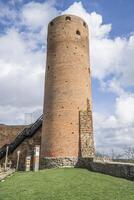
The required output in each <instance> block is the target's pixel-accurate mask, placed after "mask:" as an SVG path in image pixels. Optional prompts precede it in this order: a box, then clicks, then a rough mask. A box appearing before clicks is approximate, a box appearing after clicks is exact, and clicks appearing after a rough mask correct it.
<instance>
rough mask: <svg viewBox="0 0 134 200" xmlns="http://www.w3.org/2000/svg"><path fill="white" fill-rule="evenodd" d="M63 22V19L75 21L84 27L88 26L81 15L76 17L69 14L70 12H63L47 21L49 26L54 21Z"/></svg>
mask: <svg viewBox="0 0 134 200" xmlns="http://www.w3.org/2000/svg"><path fill="white" fill-rule="evenodd" d="M57 21H58V22H60V21H61V22H63V21H66V22H74V23H75V22H76V23H78V22H79V23H81V24H82V25H83V26H84V27H85V28H88V25H87V23H86V22H85V21H84V20H83V19H82V18H81V17H78V16H76V15H71V14H65V15H60V16H58V17H56V18H54V19H52V20H51V21H50V23H49V26H52V25H54V24H55V23H56V22H57Z"/></svg>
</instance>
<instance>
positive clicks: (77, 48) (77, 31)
mask: <svg viewBox="0 0 134 200" xmlns="http://www.w3.org/2000/svg"><path fill="white" fill-rule="evenodd" d="M87 98H89V99H90V103H91V77H90V63H89V40H88V26H87V24H86V23H85V22H84V21H83V20H82V19H81V18H79V17H76V16H73V15H69V16H68V15H63V16H59V17H57V18H55V19H54V20H53V21H52V22H51V23H50V24H49V26H48V46H47V63H46V76H45V97H44V121H43V129H42V145H41V146H42V148H41V149H42V150H41V152H42V157H78V155H79V150H80V149H79V148H80V146H79V111H81V110H86V109H87ZM90 106H91V105H90Z"/></svg>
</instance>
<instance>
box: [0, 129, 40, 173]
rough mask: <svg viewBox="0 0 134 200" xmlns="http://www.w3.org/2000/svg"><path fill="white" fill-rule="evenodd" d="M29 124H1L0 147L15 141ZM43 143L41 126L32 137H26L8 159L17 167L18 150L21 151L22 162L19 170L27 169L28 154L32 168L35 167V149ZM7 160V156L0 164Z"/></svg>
mask: <svg viewBox="0 0 134 200" xmlns="http://www.w3.org/2000/svg"><path fill="white" fill-rule="evenodd" d="M26 127H28V126H26V125H22V126H21V125H20V126H16V125H15V126H9V125H0V148H1V147H2V146H3V145H5V144H7V143H11V142H13V141H14V139H15V138H16V136H17V135H18V134H19V133H20V132H21V131H22V130H23V129H24V128H26ZM40 144H41V128H40V129H39V130H38V131H36V132H35V134H34V135H33V136H32V137H31V138H27V139H25V140H24V141H23V142H22V143H21V144H20V145H19V146H18V147H17V148H16V149H15V151H14V152H13V153H12V154H10V155H9V156H8V161H10V160H11V162H12V167H14V168H15V167H16V162H17V151H20V162H19V170H25V159H26V156H31V169H32V167H33V149H34V147H35V145H40ZM4 162H5V157H4V158H3V159H1V160H0V165H2V164H3V163H4Z"/></svg>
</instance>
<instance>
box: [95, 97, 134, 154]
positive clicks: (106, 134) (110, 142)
mask: <svg viewBox="0 0 134 200" xmlns="http://www.w3.org/2000/svg"><path fill="white" fill-rule="evenodd" d="M133 113H134V95H132V94H125V95H122V96H120V97H118V98H117V99H116V105H115V111H114V114H113V115H108V116H106V115H104V114H102V113H97V112H95V113H94V132H95V138H96V146H97V148H98V150H100V151H104V150H107V152H110V151H111V149H116V150H117V149H118V151H121V149H122V148H123V147H125V146H133V144H134V115H133Z"/></svg>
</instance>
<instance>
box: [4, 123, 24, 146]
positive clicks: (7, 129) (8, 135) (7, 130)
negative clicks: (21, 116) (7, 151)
mask: <svg viewBox="0 0 134 200" xmlns="http://www.w3.org/2000/svg"><path fill="white" fill-rule="evenodd" d="M25 127H26V126H24V125H3V124H2V125H0V148H1V147H2V146H3V145H5V144H7V143H10V142H11V141H13V140H14V139H15V137H16V136H17V135H18V134H19V133H20V132H21V131H22V130H23V129H24V128H25Z"/></svg>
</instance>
